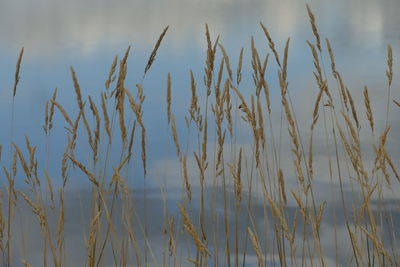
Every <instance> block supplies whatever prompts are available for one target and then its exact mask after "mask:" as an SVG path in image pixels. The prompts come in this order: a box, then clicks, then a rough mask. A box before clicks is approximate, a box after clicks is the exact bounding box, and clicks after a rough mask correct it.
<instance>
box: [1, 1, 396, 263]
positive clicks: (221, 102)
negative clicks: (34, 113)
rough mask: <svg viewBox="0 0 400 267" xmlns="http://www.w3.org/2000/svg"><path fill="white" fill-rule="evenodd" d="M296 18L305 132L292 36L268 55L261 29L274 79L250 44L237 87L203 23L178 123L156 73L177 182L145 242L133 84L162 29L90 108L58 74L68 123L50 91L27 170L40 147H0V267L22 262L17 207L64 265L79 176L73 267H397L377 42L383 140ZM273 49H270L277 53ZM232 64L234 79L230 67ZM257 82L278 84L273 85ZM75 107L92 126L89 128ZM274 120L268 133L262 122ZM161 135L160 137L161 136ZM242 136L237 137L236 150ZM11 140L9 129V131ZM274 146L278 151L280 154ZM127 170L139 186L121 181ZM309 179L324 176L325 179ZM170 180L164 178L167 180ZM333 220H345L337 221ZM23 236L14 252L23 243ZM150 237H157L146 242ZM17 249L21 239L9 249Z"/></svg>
mask: <svg viewBox="0 0 400 267" xmlns="http://www.w3.org/2000/svg"><path fill="white" fill-rule="evenodd" d="M306 10H307V12H308V17H309V20H310V24H311V32H312V33H313V35H314V37H315V43H312V42H310V41H307V42H306V43H305V44H304V46H305V47H308V48H309V49H310V54H309V60H310V62H312V63H313V65H314V69H313V70H310V79H312V78H313V79H315V83H316V84H315V87H316V91H315V102H314V106H311V107H310V110H309V111H310V118H311V124H310V125H308V126H307V125H305V124H304V122H303V121H301V120H300V119H298V118H297V117H296V106H297V105H303V103H298V102H297V99H296V98H292V97H293V95H291V91H292V89H293V88H295V87H296V83H295V81H292V80H291V77H290V73H289V72H288V65H289V64H291V63H290V61H289V59H290V47H289V44H290V38H288V39H287V41H286V43H284V44H278V43H275V42H274V40H273V39H272V37H271V35H270V32H269V30H268V29H267V27H266V26H264V25H263V24H262V23H260V26H261V27H260V33H264V35H265V36H266V38H267V41H266V44H267V46H268V47H269V50H270V52H271V53H272V55H273V57H274V58H275V61H276V68H277V69H271V68H272V67H270V66H269V65H268V64H269V63H268V62H269V53H265V54H262V53H261V52H260V51H261V50H258V49H257V47H256V45H255V43H256V42H255V41H254V40H255V39H254V37H252V38H251V40H250V50H249V54H248V58H249V59H250V62H249V63H250V64H249V66H251V69H250V70H249V71H250V72H251V77H246V76H247V75H246V76H245V77H242V74H243V75H244V74H245V73H246V74H247V73H248V72H247V71H248V69H245V70H242V69H243V68H244V66H246V63H247V62H246V59H247V57H246V55H245V50H244V49H243V48H242V49H241V50H240V52H239V54H238V58H237V62H233V60H232V59H233V57H230V55H229V51H228V49H226V47H225V46H224V45H223V44H221V43H220V42H219V37H217V38H215V40H214V41H213V40H212V36H211V34H210V29H209V26H208V25H207V24H206V25H205V42H206V45H207V50H206V59H205V63H204V73H203V75H204V77H203V79H204V85H199V83H198V81H196V78H195V77H196V76H197V74H196V73H193V72H192V71H190V84H189V87H190V92H189V94H190V99H187V103H188V105H187V106H188V109H187V110H184V111H182V112H181V111H175V112H173V111H172V109H173V105H174V97H173V94H172V92H171V90H172V89H171V79H172V78H171V74H170V73H168V74H167V80H166V91H165V93H166V96H165V99H166V104H165V105H166V113H167V114H166V123H165V124H166V125H167V127H168V129H170V130H171V132H170V134H171V144H170V145H171V149H173V147H175V151H176V156H177V163H178V165H177V166H179V167H178V170H176V173H177V176H179V175H180V178H181V179H182V180H181V181H182V182H181V185H182V187H181V191H179V190H178V192H180V193H181V194H179V193H178V194H177V199H176V200H175V199H174V205H171V203H172V202H170V200H169V199H168V197H167V194H166V192H167V190H169V188H168V187H167V188H164V187H162V189H161V192H160V196H161V198H162V199H163V201H164V209H163V212H164V214H156V215H155V216H153V215H151V218H156V220H155V221H160V222H161V221H162V222H163V225H164V226H163V230H159V232H154V233H151V232H149V231H150V229H151V228H150V226H151V224H152V223H153V222H152V221H149V218H150V216H149V215H150V214H151V212H152V211H153V209H154V208H155V207H154V206H149V202H148V199H147V195H146V192H147V191H146V190H147V187H146V179H147V178H146V177H147V171H148V168H149V167H148V161H149V159H151V158H152V155H151V153H150V152H151V151H150V152H148V151H147V144H146V142H152V141H153V140H148V139H147V138H148V137H147V129H146V127H145V124H146V121H145V118H144V116H143V113H144V111H146V110H144V102H145V99H146V97H145V92H146V83H145V76H146V74H147V73H148V71H149V70H150V68H151V67H152V66H153V64H154V62H155V59H156V55H157V51H158V50H159V48H160V46H161V43H162V41H163V40H164V37H165V35H166V33H167V31H168V29H169V26H167V27H166V28H165V29H164V30H163V31H162V33H161V35H160V36H159V38H158V39H157V41H156V43H155V45H154V48H153V50H152V52H151V54H150V56H149V59H148V61H147V63H146V66H145V68H144V74H143V78H142V80H141V81H140V83H137V84H136V86H135V87H133V88H130V87H129V86H128V85H127V83H126V82H125V80H126V77H127V75H128V57H129V53H130V49H131V47H130V46H129V47H128V49H127V50H126V52H125V54H124V55H123V57H122V58H121V60H120V61H118V56H116V57H115V58H114V59H113V61H112V64H111V68H110V70H109V72H108V76H107V78H106V81H105V83H104V87H105V88H104V89H103V90H102V91H101V92H100V93H99V98H98V99H99V100H100V101H101V102H100V103H96V101H95V100H96V99H97V98H96V97H95V96H87V97H85V96H84V91H83V90H82V89H81V87H80V85H79V82H78V78H77V76H78V75H77V73H76V72H75V70H74V69H73V68H72V67H71V70H70V71H71V77H72V81H73V87H74V90H75V95H76V108H75V110H76V112H72V111H67V108H66V107H67V106H64V105H62V100H61V99H59V98H58V99H57V88H56V89H55V90H54V92H53V94H52V95H49V100H48V101H47V102H46V105H45V107H44V125H43V129H44V131H45V138H46V141H47V142H48V144H47V150H46V152H47V153H46V154H45V157H46V158H45V159H38V158H37V155H38V152H37V150H39V149H40V147H39V146H38V147H36V146H34V145H32V144H31V140H30V139H29V138H28V137H26V138H25V145H24V147H23V146H21V145H17V142H14V139H13V138H14V136H13V135H12V136H13V138H12V139H11V140H10V144H9V145H10V155H9V157H6V155H4V154H3V155H2V149H3V150H4V147H3V146H2V145H0V161H1V162H10V165H9V167H8V168H7V167H5V166H3V173H4V174H3V176H4V177H5V180H4V181H6V183H5V186H4V187H2V188H1V190H0V251H1V256H2V264H3V266H14V265H15V264H19V263H20V262H21V264H23V265H24V266H31V265H30V261H31V260H32V259H30V258H29V257H27V255H29V253H28V254H27V253H26V252H25V253H24V255H23V254H21V258H20V259H17V258H16V256H15V255H14V254H13V249H14V248H15V247H16V246H19V244H17V243H15V240H14V236H15V235H16V234H17V232H18V231H19V230H20V229H18V226H17V225H18V223H17V222H16V221H15V216H14V214H15V213H16V212H20V206H21V205H23V204H21V203H20V202H19V201H17V197H20V198H21V199H22V200H24V202H25V204H26V205H27V206H28V207H29V209H30V210H31V212H32V214H33V215H34V216H35V217H36V218H37V220H38V225H39V229H40V234H41V239H40V240H38V241H37V243H38V244H39V243H40V245H41V252H42V253H43V255H42V263H43V265H44V266H50V265H54V266H59V267H62V266H69V262H68V257H69V256H70V253H71V252H70V251H68V250H67V248H66V245H65V240H66V238H67V237H66V234H67V233H66V229H67V227H68V219H69V217H68V210H67V209H66V206H67V204H68V203H66V201H67V198H66V194H67V193H68V185H69V184H70V183H80V182H79V181H76V179H77V177H75V176H78V177H79V176H80V175H81V174H82V173H83V174H84V175H86V176H87V178H88V180H89V182H90V185H91V186H92V187H91V189H92V195H91V201H90V203H86V204H87V205H88V206H89V207H90V210H89V212H85V214H84V216H82V225H87V229H85V232H84V236H83V240H84V243H85V245H86V253H85V255H86V258H83V259H81V263H83V262H86V265H87V266H96V267H100V266H107V264H109V262H112V264H113V265H114V266H132V265H135V266H160V265H161V266H186V265H187V264H188V263H191V264H194V265H195V266H211V265H213V266H235V267H237V266H242V265H243V266H245V265H246V264H250V259H251V257H249V255H253V256H255V258H257V264H258V266H270V265H271V264H272V263H273V264H274V265H276V266H327V265H328V261H329V260H331V261H334V262H335V264H336V265H337V266H339V265H340V266H348V265H357V266H397V265H399V264H400V261H399V253H398V245H397V243H396V238H397V236H396V235H397V232H398V231H397V230H398V227H397V226H396V225H394V221H395V219H396V218H395V213H393V208H391V207H390V205H389V204H388V203H389V201H390V199H388V197H387V196H388V195H387V193H386V192H387V191H389V192H390V193H391V194H392V196H395V197H398V195H396V192H397V191H396V190H397V189H398V183H399V182H400V177H399V171H398V158H396V157H395V156H393V155H391V154H390V151H392V150H391V149H389V147H388V146H389V144H391V143H390V141H393V140H391V138H393V136H392V132H391V131H393V129H394V127H390V124H389V122H390V120H389V109H390V108H391V106H390V104H391V101H390V100H391V96H390V93H391V88H392V86H393V84H394V83H393V81H394V78H395V77H394V74H393V69H394V68H393V51H392V47H391V46H390V45H388V54H387V70H386V78H387V85H388V92H387V96H388V99H387V100H388V101H387V105H386V118H384V119H386V123H385V128H384V129H381V128H379V125H378V124H379V123H378V121H379V120H381V119H382V118H379V117H378V115H377V114H378V113H374V109H377V107H375V106H374V104H375V101H376V100H375V99H373V98H372V97H371V95H370V90H369V89H368V87H367V86H364V91H363V96H364V98H363V104H364V107H363V108H365V115H363V112H361V113H360V110H361V109H359V108H358V106H357V105H358V104H359V101H357V98H356V97H355V95H353V93H352V91H351V90H350V88H348V87H347V86H346V83H345V80H344V78H343V77H344V75H342V74H341V73H340V66H338V65H337V64H336V63H335V57H334V50H333V47H334V42H332V44H333V46H332V45H331V42H330V41H329V40H328V39H325V40H326V51H325V48H324V47H322V45H321V37H320V33H319V32H318V29H317V22H316V21H317V17H316V15H314V13H313V12H312V10H311V8H310V6H308V5H306ZM277 47H281V48H282V51H283V53H282V54H280V53H278V50H279V51H281V50H280V49H278V48H277ZM217 48H219V49H217ZM23 52H24V50H23V49H22V50H21V52H20V54H19V57H18V59H17V65H16V72H15V81H14V86H13V88H12V96H13V102H14V98H15V96H16V91H17V85H18V83H19V80H20V71H21V65H22V55H23ZM326 60H330V68H331V73H330V74H327V72H326V71H325V68H324V65H325V64H326V62H325V61H326ZM234 63H235V64H234ZM236 63H237V64H236ZM232 66H237V67H236V70H235V69H232ZM267 73H277V77H276V78H277V79H276V80H277V83H274V82H273V81H271V80H270V79H269V76H268V77H267ZM235 75H236V77H235ZM329 75H332V77H330V76H329ZM330 78H333V79H330ZM242 79H246V80H249V81H253V88H252V90H253V91H251V90H250V91H245V90H242V89H241V88H240V87H241V82H242ZM331 81H333V83H331ZM246 86H247V85H246ZM110 88H111V89H110ZM270 89H271V90H275V91H277V92H280V96H276V95H274V96H271V95H270ZM296 89H298V88H296ZM174 92H175V90H174ZM176 92H179V90H178V88H177V90H176ZM262 94H264V96H263V95H262ZM372 96H373V94H372ZM392 101H393V104H392V105H397V107H400V104H399V102H398V100H395V99H392ZM86 103H87V104H88V105H86ZM126 104H128V106H126ZM100 105H101V110H99V108H100ZM13 109H14V107H13ZM88 109H89V114H91V115H87V113H86V111H87V110H88ZM56 111H59V113H61V115H62V117H63V119H64V120H63V121H60V120H57V118H56V117H57V116H59V115H57V113H58V112H56ZM182 113H185V114H182ZM276 118H278V119H279V120H278V121H280V123H281V124H280V125H277V124H276V121H277V120H276ZM11 120H12V121H13V117H12V118H11ZM80 122H83V125H82V123H80ZM184 122H185V123H184ZM157 123H158V122H157ZM159 124H160V128H159V129H160V133H162V129H163V128H162V127H163V126H162V125H161V123H159ZM182 125H186V128H184V127H183V126H182ZM364 125H368V126H369V127H364ZM57 127H59V128H63V127H64V128H65V130H66V131H65V135H66V138H65V141H66V146H65V149H63V152H62V157H61V158H60V159H59V162H60V173H59V174H55V173H50V168H49V166H48V162H49V159H50V157H52V154H51V152H50V149H49V147H50V132H51V131H53V129H54V128H57ZM169 127H170V128H169ZM81 128H83V129H81ZM136 128H138V130H140V135H139V138H135V137H136V135H135V132H136V130H137V129H136ZM240 129H245V131H246V133H249V135H248V136H246V137H244V136H243V132H242V131H240ZM391 129H392V130H391ZM12 130H13V123H12V126H11V132H12V133H13V131H12ZM185 130H186V131H187V132H185ZM116 131H119V132H120V134H116ZM368 133H369V136H370V141H369V142H370V143H368V146H369V147H368V148H365V146H366V145H365V143H364V139H363V138H364V136H365V135H367V134H368ZM178 135H179V138H178ZM316 136H317V137H319V138H318V139H316ZM276 137H278V138H276ZM314 139H315V140H318V143H317V142H316V141H315V140H314ZM185 140H186V143H185ZM283 140H286V141H287V143H288V144H289V146H288V147H285V146H283V145H282V144H283ZM305 140H306V141H305ZM307 142H308V143H307ZM82 143H83V145H82ZM321 143H322V144H321ZM316 146H317V147H319V148H321V147H324V151H325V152H326V155H327V156H326V158H325V157H320V156H319V154H317V153H316V152H314V151H316V149H315V147H316ZM88 151H90V153H89V152H88ZM139 154H140V155H139ZM40 155H41V154H40ZM115 155H117V157H115ZM370 155H373V156H372V159H371V156H370ZM148 157H149V158H148ZM283 157H287V159H283ZM325 160H326V162H325ZM43 162H46V164H43ZM138 166H139V167H140V168H142V169H143V173H141V174H139V172H136V171H135V170H137V169H138ZM317 166H318V167H317ZM320 166H327V167H326V169H325V170H324V173H321V171H320V170H319V168H320ZM76 167H77V168H76ZM151 168H157V166H156V167H153V166H151ZM151 173H153V172H151ZM317 174H318V175H325V176H327V177H329V178H330V180H331V184H330V185H331V188H329V190H328V189H327V191H326V192H327V193H325V192H324V194H322V197H321V193H320V192H317V190H319V188H320V187H318V181H317V179H316V178H315V177H317ZM58 176H60V177H61V179H62V183H61V184H60V185H59V186H57V183H56V182H55V181H56V180H55V179H56V177H58ZM71 176H74V177H73V179H70V178H72V177H71ZM346 177H347V178H348V179H347V178H346ZM20 178H23V179H20ZM178 178H179V177H169V176H168V177H167V181H166V183H167V184H168V182H169V181H168V179H178ZM196 178H198V179H196ZM16 179H20V180H23V181H24V183H25V185H24V187H23V188H16V186H15V181H16ZM78 179H79V178H78ZM140 179H143V184H144V187H143V188H139V189H140V190H143V191H144V193H143V211H142V213H140V209H138V206H137V205H138V204H137V203H135V202H134V199H136V198H135V197H136V195H135V194H137V192H136V191H135V190H133V188H134V187H133V186H132V184H133V183H136V182H137V181H138V180H140ZM73 181H75V182H73ZM336 181H337V182H336ZM335 188H337V192H339V193H336V191H334V189H335ZM346 188H351V196H350V197H349V196H348V195H346V194H345V190H346ZM135 189H136V190H138V188H135ZM328 192H329V193H330V194H331V196H329V194H328ZM350 198H353V199H350ZM220 202H221V203H220ZM376 203H378V204H376ZM25 204H24V205H25ZM257 205H259V206H257ZM396 205H397V204H396ZM396 208H397V206H396ZM332 218H333V219H332ZM339 218H342V219H341V220H343V221H342V222H339ZM71 219H73V220H77V219H76V218H71ZM151 220H153V219H151ZM326 220H331V222H330V225H333V226H332V227H331V228H333V230H332V231H327V227H326V224H325V223H326ZM340 223H341V224H340ZM341 226H344V228H345V231H344V234H343V233H342V235H344V236H341V235H340V234H339V233H338V231H339V230H340V227H341ZM21 228H22V227H21ZM325 231H326V232H325ZM21 235H22V239H24V237H25V235H24V233H21ZM154 236H157V237H160V239H159V240H158V239H157V241H156V242H155V241H154V240H153V239H152V237H154ZM121 237H123V238H121ZM162 237H163V242H162V241H160V240H161V239H162ZM326 237H328V239H329V240H330V242H332V243H333V245H334V246H335V250H336V251H335V258H332V257H328V256H327V255H331V254H332V253H327V251H326V250H327V244H326V240H324V238H326ZM340 239H343V240H340ZM158 242H160V244H161V246H160V245H159V244H158ZM341 242H347V243H346V244H347V245H348V248H346V249H345V250H343V249H342V248H341V247H340V246H341V244H342V243H341ZM25 243H26V242H25V241H22V246H23V247H24V246H25ZM249 244H251V245H249ZM350 248H351V249H350ZM22 250H23V249H22ZM25 250H26V249H25ZM28 250H29V248H28ZM160 260H162V263H160Z"/></svg>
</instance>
